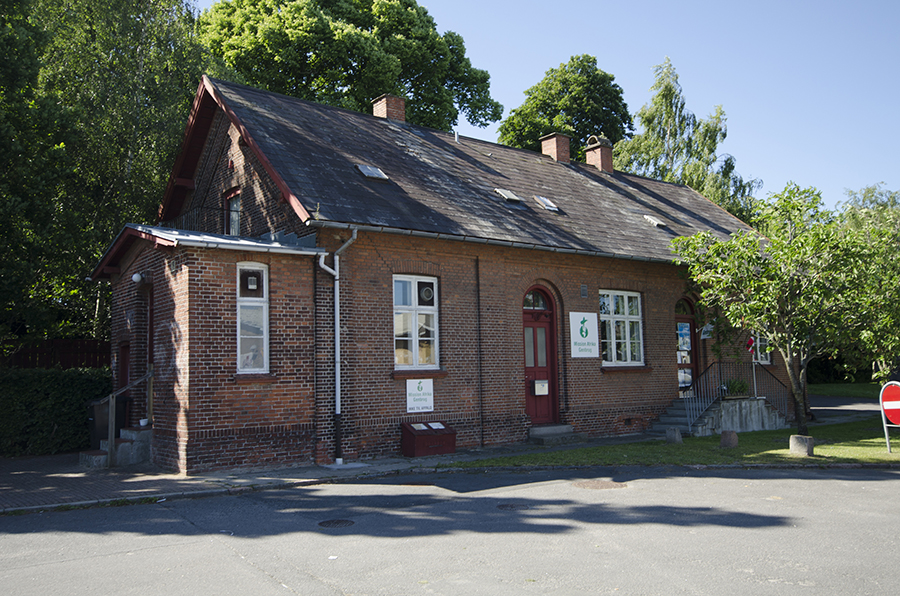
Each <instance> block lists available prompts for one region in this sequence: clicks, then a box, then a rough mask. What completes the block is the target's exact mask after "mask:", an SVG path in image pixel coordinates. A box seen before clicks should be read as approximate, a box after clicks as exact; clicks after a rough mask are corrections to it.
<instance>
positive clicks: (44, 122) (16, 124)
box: [0, 0, 71, 352]
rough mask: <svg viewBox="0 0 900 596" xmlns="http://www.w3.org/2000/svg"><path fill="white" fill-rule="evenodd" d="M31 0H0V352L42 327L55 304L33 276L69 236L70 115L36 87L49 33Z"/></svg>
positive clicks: (47, 269) (49, 266) (45, 271)
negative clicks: (63, 194) (63, 208)
mask: <svg viewBox="0 0 900 596" xmlns="http://www.w3.org/2000/svg"><path fill="white" fill-rule="evenodd" d="M30 8H31V5H30V2H28V1H24V2H23V1H22V0H0V54H2V55H3V57H4V58H3V60H2V61H0V252H2V254H3V259H2V260H0V351H2V352H8V351H9V350H11V349H14V344H13V343H11V342H14V341H15V340H18V338H20V337H28V336H29V335H31V333H30V332H31V330H34V329H43V328H45V327H46V326H48V325H50V324H52V321H53V320H54V319H55V312H54V311H55V309H56V305H55V303H54V302H53V301H52V300H49V299H47V297H46V296H44V295H41V293H40V292H35V289H36V287H35V286H36V282H35V280H40V279H42V278H44V277H45V276H47V275H52V273H53V272H55V271H56V270H57V269H58V265H59V264H60V263H59V262H58V261H55V260H54V259H55V257H56V256H57V254H58V251H64V250H65V248H66V244H67V243H66V240H67V239H69V238H71V236H70V235H68V233H67V232H69V226H68V220H67V219H66V216H65V214H64V213H60V212H59V210H58V209H57V208H56V205H55V201H56V199H58V198H59V196H60V185H61V182H62V180H63V179H64V178H65V176H66V174H67V172H68V167H67V157H68V154H67V150H66V149H67V148H66V141H67V140H68V139H67V117H68V114H67V113H66V110H64V109H63V108H61V107H60V105H59V104H58V102H57V101H56V98H54V97H52V96H42V95H41V94H40V93H39V92H38V88H37V86H38V75H39V72H40V65H41V63H40V54H41V52H42V50H43V48H44V46H45V44H46V43H47V37H46V35H44V33H43V31H41V29H40V27H37V26H35V25H34V24H33V23H31V22H30V21H29V19H28V17H29V14H30Z"/></svg>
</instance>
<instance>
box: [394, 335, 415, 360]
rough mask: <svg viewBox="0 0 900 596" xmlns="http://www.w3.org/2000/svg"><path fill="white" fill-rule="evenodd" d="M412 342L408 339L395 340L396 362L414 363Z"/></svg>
mask: <svg viewBox="0 0 900 596" xmlns="http://www.w3.org/2000/svg"><path fill="white" fill-rule="evenodd" d="M411 343H412V342H411V341H410V340H408V339H396V340H394V364H402V365H411V364H412V363H413V358H412V350H411V349H410V344H411Z"/></svg>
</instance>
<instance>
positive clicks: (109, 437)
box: [87, 364, 153, 468]
mask: <svg viewBox="0 0 900 596" xmlns="http://www.w3.org/2000/svg"><path fill="white" fill-rule="evenodd" d="M146 380H150V383H149V385H148V387H147V417H148V418H150V419H151V420H152V417H153V365H152V364H151V365H149V366H148V370H147V374H145V375H144V376H143V377H141V378H139V379H135V380H134V381H132V382H131V383H129V384H128V385H126V386H125V387H122V388H121V389H118V390H116V391H113V392H112V393H110V394H109V395H107V396H106V397H104V398H101V399H97V400H94V401H92V402H88V404H87V405H88V406H95V405H100V404H102V403H104V402H109V418H108V421H107V426H106V429H107V430H106V467H107V468H112V467H114V466H115V465H116V397H118V396H119V395H121V394H123V393H125V392H126V391H128V390H129V389H132V388H134V387H136V386H137V385H139V384H141V383H143V382H144V381H146Z"/></svg>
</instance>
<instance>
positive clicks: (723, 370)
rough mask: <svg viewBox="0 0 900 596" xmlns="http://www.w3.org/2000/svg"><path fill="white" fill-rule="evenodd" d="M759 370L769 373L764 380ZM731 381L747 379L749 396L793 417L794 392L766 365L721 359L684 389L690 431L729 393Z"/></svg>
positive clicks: (682, 395) (786, 416)
mask: <svg viewBox="0 0 900 596" xmlns="http://www.w3.org/2000/svg"><path fill="white" fill-rule="evenodd" d="M759 369H761V370H762V371H763V373H765V374H763V375H762V378H761V379H760V378H759V375H758V374H757V371H758V370H759ZM731 380H736V381H744V382H745V383H746V384H747V394H748V395H750V396H752V397H755V398H757V399H759V398H762V399H765V400H766V402H768V403H769V404H770V405H771V406H772V407H773V408H775V409H776V410H777V411H778V413H780V414H781V415H782V416H784V417H785V418H786V419H790V391H788V390H787V386H786V385H785V384H784V383H782V382H781V381H780V380H779V379H778V378H777V377H776V376H775V375H773V374H772V373H771V372H769V371H768V370H767V369H766V367H764V366H759V364H758V363H752V364H751V363H747V362H723V361H718V362H714V363H712V364H710V365H709V366H708V367H707V368H706V370H704V371H703V372H702V373H701V374H700V375H699V376H698V377H697V378H696V379H694V380H693V382H692V383H691V384H690V385H689V386H688V387H686V388H685V389H683V390H681V398H682V399H684V406H685V408H684V409H685V415H686V416H687V422H688V431H689V432H691V431H692V430H693V428H692V427H693V424H694V423H695V422H696V421H697V420H699V419H700V417H701V416H703V414H704V413H705V412H706V411H707V410H708V409H709V408H710V407H711V406H712V405H713V404H714V403H716V402H717V401H719V400H720V399H722V398H723V397H726V396H727V395H728V390H727V387H728V382H729V381H731Z"/></svg>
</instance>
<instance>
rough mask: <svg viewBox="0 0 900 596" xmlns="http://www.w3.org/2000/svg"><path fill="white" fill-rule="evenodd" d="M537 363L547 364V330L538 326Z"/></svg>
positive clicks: (540, 364)
mask: <svg viewBox="0 0 900 596" xmlns="http://www.w3.org/2000/svg"><path fill="white" fill-rule="evenodd" d="M537 365H538V366H547V330H546V329H544V328H543V327H538V328H537Z"/></svg>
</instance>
